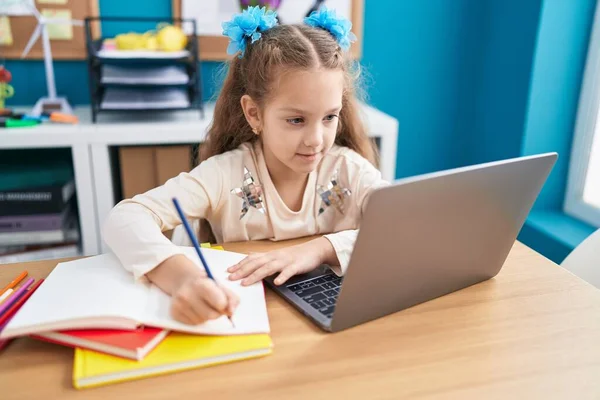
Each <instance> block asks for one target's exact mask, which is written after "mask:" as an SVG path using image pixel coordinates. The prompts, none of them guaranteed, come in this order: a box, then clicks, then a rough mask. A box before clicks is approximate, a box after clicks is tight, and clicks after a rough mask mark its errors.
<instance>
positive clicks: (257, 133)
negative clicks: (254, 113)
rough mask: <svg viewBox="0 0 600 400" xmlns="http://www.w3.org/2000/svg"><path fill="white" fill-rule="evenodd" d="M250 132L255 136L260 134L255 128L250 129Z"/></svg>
mask: <svg viewBox="0 0 600 400" xmlns="http://www.w3.org/2000/svg"><path fill="white" fill-rule="evenodd" d="M252 132H254V134H255V135H256V136H258V135H260V132H259V131H258V129H256V128H252Z"/></svg>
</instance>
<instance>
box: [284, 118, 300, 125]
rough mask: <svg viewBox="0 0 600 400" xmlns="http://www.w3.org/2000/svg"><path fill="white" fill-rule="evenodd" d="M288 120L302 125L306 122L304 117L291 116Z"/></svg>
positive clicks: (293, 123)
mask: <svg viewBox="0 0 600 400" xmlns="http://www.w3.org/2000/svg"><path fill="white" fill-rule="evenodd" d="M286 121H287V122H288V123H290V124H292V125H300V124H301V123H303V122H304V118H289V119H287V120H286Z"/></svg>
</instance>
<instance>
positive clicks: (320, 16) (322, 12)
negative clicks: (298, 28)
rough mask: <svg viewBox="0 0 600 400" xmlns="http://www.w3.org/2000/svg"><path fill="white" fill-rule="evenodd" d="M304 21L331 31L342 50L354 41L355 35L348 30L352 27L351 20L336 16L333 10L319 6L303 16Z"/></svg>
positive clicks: (346, 48)
mask: <svg viewBox="0 0 600 400" xmlns="http://www.w3.org/2000/svg"><path fill="white" fill-rule="evenodd" d="M304 23H305V24H307V25H310V26H314V27H316V28H322V29H325V30H326V31H328V32H329V33H331V34H332V35H333V37H334V38H335V39H336V40H337V42H338V43H339V45H340V47H341V48H342V49H344V50H348V49H349V48H350V44H351V43H352V42H354V41H356V35H355V34H354V33H352V32H351V31H350V30H351V29H352V22H350V21H348V20H347V19H346V18H342V17H338V16H337V15H336V13H335V10H330V9H328V8H326V7H321V8H320V9H319V10H317V11H313V12H312V13H311V14H310V15H309V16H308V17H306V18H304Z"/></svg>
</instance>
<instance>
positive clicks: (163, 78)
mask: <svg viewBox="0 0 600 400" xmlns="http://www.w3.org/2000/svg"><path fill="white" fill-rule="evenodd" d="M113 21H119V22H121V23H123V22H125V23H131V24H132V25H133V24H135V23H156V24H159V23H168V24H172V25H182V24H189V26H192V28H193V29H192V31H193V32H195V31H196V23H195V21H194V20H185V19H181V18H161V19H158V18H128V17H123V18H120V17H89V18H86V21H85V23H86V43H87V49H88V72H89V82H90V108H91V116H92V122H93V123H96V122H97V117H98V114H99V113H102V112H112V113H115V112H130V111H151V112H158V111H175V110H198V111H199V115H198V117H199V118H202V116H203V115H204V105H203V102H202V90H201V85H200V82H201V73H200V68H199V60H198V39H197V37H196V35H194V34H191V35H189V36H188V41H187V44H186V47H185V48H184V49H183V50H181V51H173V52H166V51H137V50H136V51H128V50H126V51H123V50H110V49H106V48H103V43H105V42H106V39H108V38H105V37H94V36H93V35H92V32H93V30H92V28H91V26H92V24H93V23H102V24H105V23H107V22H113Z"/></svg>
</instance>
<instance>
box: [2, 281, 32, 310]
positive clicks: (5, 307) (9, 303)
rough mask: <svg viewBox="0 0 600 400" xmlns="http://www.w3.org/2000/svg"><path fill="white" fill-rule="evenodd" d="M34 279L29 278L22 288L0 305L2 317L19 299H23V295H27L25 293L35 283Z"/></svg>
mask: <svg viewBox="0 0 600 400" xmlns="http://www.w3.org/2000/svg"><path fill="white" fill-rule="evenodd" d="M33 281H34V279H33V278H29V279H27V280H26V281H25V283H23V285H21V287H20V288H18V289H17V290H15V291H14V292H13V294H12V295H10V297H9V298H8V299H7V300H6V301H5V302H4V303H2V304H0V316H2V315H3V314H4V312H5V311H6V310H8V308H9V307H10V306H12V305H13V303H14V302H15V301H17V300H18V299H19V297H21V295H23V294H24V293H25V291H26V290H27V289H28V288H29V286H31V284H32V283H33Z"/></svg>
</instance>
